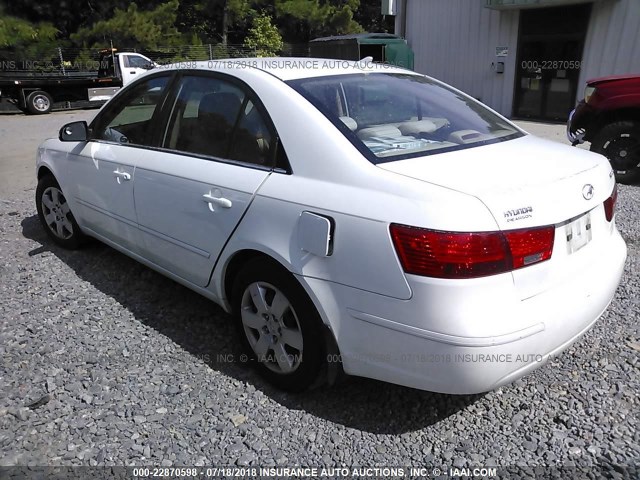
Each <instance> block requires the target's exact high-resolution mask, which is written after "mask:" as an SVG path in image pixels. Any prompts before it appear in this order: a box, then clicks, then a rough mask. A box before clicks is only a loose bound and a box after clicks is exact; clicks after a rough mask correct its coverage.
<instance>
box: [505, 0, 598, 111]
mask: <svg viewBox="0 0 640 480" xmlns="http://www.w3.org/2000/svg"><path fill="white" fill-rule="evenodd" d="M590 13H591V5H589V4H587V5H576V6H571V7H554V8H540V9H531V10H522V11H521V12H520V35H519V42H518V60H517V65H516V80H515V81H516V84H515V101H514V116H515V117H519V118H533V119H541V120H559V121H563V122H564V121H566V120H567V117H568V115H569V112H570V111H571V109H572V108H573V106H574V104H575V102H576V94H577V92H578V89H579V87H580V86H579V85H578V79H579V77H580V68H581V63H582V50H583V46H584V39H585V35H586V32H587V26H588V24H589V16H590Z"/></svg>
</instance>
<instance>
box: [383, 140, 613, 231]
mask: <svg viewBox="0 0 640 480" xmlns="http://www.w3.org/2000/svg"><path fill="white" fill-rule="evenodd" d="M379 167H380V168H383V169H385V170H388V171H391V172H395V173H398V174H401V175H406V176H408V177H412V178H416V179H418V180H423V181H425V182H429V183H433V184H436V185H440V186H443V187H446V188H450V189H453V190H457V191H459V192H462V193H466V194H469V195H473V196H475V197H477V198H478V199H479V200H480V201H482V202H483V203H484V204H485V205H486V206H487V208H488V209H489V210H490V211H491V213H492V214H493V216H494V218H495V220H496V223H497V224H498V227H499V228H500V229H502V230H512V229H518V228H526V227H533V226H539V225H554V224H558V223H562V222H564V221H566V220H569V219H571V218H574V217H576V216H578V215H580V214H582V213H585V212H587V211H588V210H590V209H592V208H594V207H595V206H597V205H599V204H601V203H602V202H604V200H605V199H606V198H607V197H609V196H610V195H611V191H612V189H613V183H614V180H613V175H610V172H611V167H610V166H609V163H608V161H607V160H606V159H605V158H604V157H602V156H600V155H596V154H593V153H591V152H588V151H585V150H581V149H578V148H573V147H569V146H566V147H565V146H563V145H560V144H558V143H556V142H551V141H547V140H543V139H540V138H537V137H534V136H531V135H526V136H524V137H522V138H519V139H515V140H510V141H506V142H501V143H496V144H493V145H485V146H481V147H476V148H468V149H466V150H461V151H456V152H449V153H444V154H437V155H432V156H429V157H419V158H413V159H408V160H399V161H394V162H387V163H382V164H379ZM588 185H591V187H592V188H589V187H588ZM583 189H590V190H591V198H589V199H587V198H585V196H584V195H583ZM588 193H589V192H585V194H587V196H589V195H588Z"/></svg>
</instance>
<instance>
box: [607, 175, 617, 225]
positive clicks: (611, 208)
mask: <svg viewBox="0 0 640 480" xmlns="http://www.w3.org/2000/svg"><path fill="white" fill-rule="evenodd" d="M617 201H618V184H617V183H616V184H614V185H613V192H611V196H610V197H609V198H607V199H606V200H605V201H604V216H605V217H606V218H607V222H610V221H611V220H613V214H614V213H616V202H617Z"/></svg>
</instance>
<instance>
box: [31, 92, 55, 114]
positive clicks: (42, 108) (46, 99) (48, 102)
mask: <svg viewBox="0 0 640 480" xmlns="http://www.w3.org/2000/svg"><path fill="white" fill-rule="evenodd" d="M52 105H53V98H51V95H49V94H48V93H47V92H45V91H43V90H36V91H35V92H31V93H30V94H29V96H28V97H27V110H29V112H31V113H33V114H35V115H41V114H43V113H49V112H50V111H51V106H52Z"/></svg>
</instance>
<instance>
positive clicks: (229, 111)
mask: <svg viewBox="0 0 640 480" xmlns="http://www.w3.org/2000/svg"><path fill="white" fill-rule="evenodd" d="M239 110H240V99H239V98H238V96H237V95H235V94H233V93H230V92H215V93H208V94H206V95H205V96H203V97H202V98H201V99H200V104H199V105H198V118H202V117H203V116H209V115H218V116H220V117H222V118H223V119H224V120H225V121H226V122H227V123H228V124H229V125H233V124H235V122H236V118H237V117H238V111H239Z"/></svg>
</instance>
